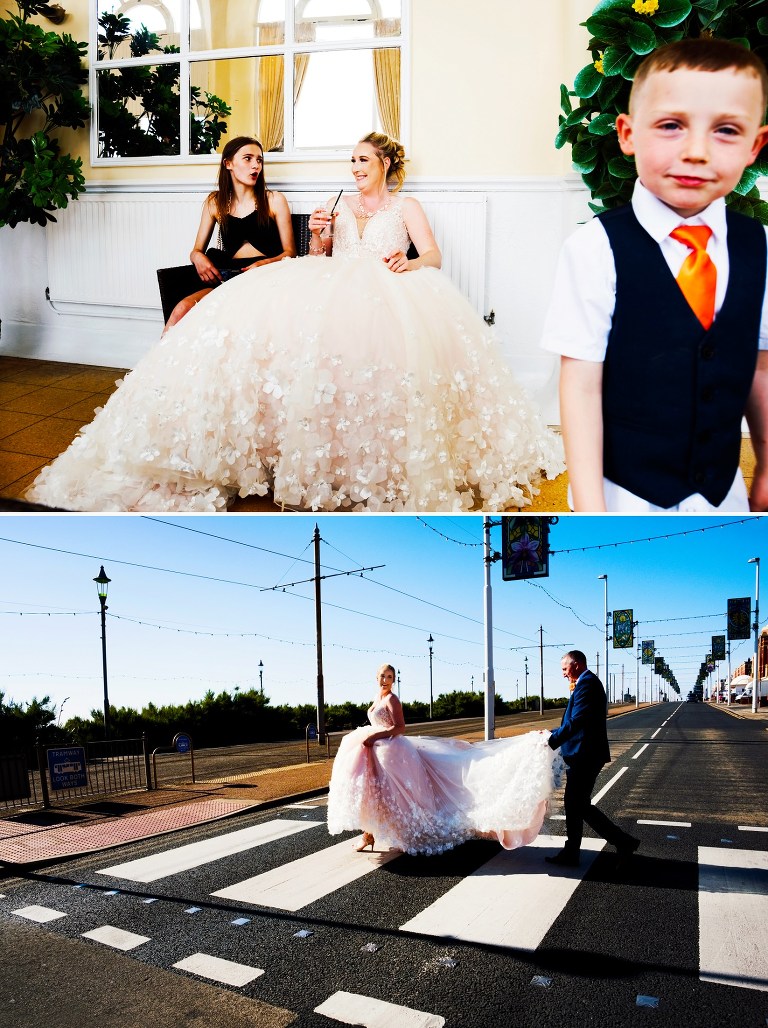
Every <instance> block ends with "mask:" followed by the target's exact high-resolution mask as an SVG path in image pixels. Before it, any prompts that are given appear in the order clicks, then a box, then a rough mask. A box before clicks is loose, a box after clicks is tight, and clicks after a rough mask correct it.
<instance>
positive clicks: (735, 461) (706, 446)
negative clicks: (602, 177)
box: [599, 205, 766, 507]
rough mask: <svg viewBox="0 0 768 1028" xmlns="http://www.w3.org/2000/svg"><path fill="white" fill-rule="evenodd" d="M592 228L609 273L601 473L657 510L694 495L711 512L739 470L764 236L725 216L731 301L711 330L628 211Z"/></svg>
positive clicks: (761, 291) (609, 214)
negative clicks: (612, 298) (605, 247)
mask: <svg viewBox="0 0 768 1028" xmlns="http://www.w3.org/2000/svg"><path fill="white" fill-rule="evenodd" d="M599 217H600V221H601V222H602V225H603V228H604V229H605V231H606V233H607V235H608V240H609V242H610V244H611V249H612V250H613V257H614V261H615V264H616V308H615V311H614V314H613V322H612V327H611V331H610V334H609V336H608V349H607V351H606V356H605V364H604V367H603V439H604V442H603V473H604V475H605V477H606V478H608V479H610V480H611V481H612V482H615V483H616V484H617V485H620V486H623V487H624V488H625V489H628V490H629V491H630V492H632V493H635V495H637V496H641V497H642V498H643V499H645V500H648V501H649V502H650V503H653V504H655V505H656V506H659V507H673V506H675V505H676V504H678V503H680V502H681V501H682V500H684V499H685V498H686V497H687V496H691V495H692V494H694V493H701V495H702V496H704V497H705V499H706V500H708V501H709V503H711V504H712V505H713V506H718V505H719V504H721V503H722V502H723V500H724V499H725V497H726V495H727V494H728V490H729V489H730V487H731V485H732V483H733V479H734V476H735V475H736V472H737V470H738V466H739V453H740V447H741V419H742V416H743V414H744V408H745V406H746V403H747V398H748V396H749V392H750V389H751V386H752V379H753V377H754V374H755V367H756V364H757V343H758V335H759V331H760V316H761V312H762V307H763V297H764V295H765V276H766V238H765V229H764V228H763V226H762V225H760V224H759V223H758V222H757V221H754V220H752V219H751V218H747V217H745V216H743V215H739V214H733V213H732V212H731V211H730V210H727V211H726V219H727V225H728V257H729V263H730V272H729V276H728V289H727V291H726V295H725V299H724V301H723V305H722V307H721V309H720V311H719V313H718V314H717V317H716V318H715V321H714V322H713V324H712V326H711V327H710V328H709V330H706V329H704V328H703V326H702V325H701V322H700V321H699V320H698V318H697V317H696V315H695V314H694V313H693V311H692V310H691V308H690V307H689V305H688V303H687V301H686V299H685V297H684V296H683V294H682V292H681V290H680V287H679V286H678V284H677V282H676V281H675V278H674V276H673V275H672V272H671V271H670V270H669V267H668V265H667V263H666V261H665V260H664V257H663V255H662V253H661V248H660V247H659V245H658V244H657V243H656V242H655V240H654V239H653V238H652V237H651V236H650V235H649V234H648V233H647V232H646V231H645V229H644V228H643V227H642V226H641V225H640V223H639V221H638V220H637V218H636V217H635V213H634V211H633V210H632V207H631V205H627V206H626V207H619V208H617V209H616V210H611V211H606V212H605V213H603V214H601V215H600V216H599Z"/></svg>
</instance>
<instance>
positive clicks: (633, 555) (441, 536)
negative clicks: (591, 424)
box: [0, 515, 768, 721]
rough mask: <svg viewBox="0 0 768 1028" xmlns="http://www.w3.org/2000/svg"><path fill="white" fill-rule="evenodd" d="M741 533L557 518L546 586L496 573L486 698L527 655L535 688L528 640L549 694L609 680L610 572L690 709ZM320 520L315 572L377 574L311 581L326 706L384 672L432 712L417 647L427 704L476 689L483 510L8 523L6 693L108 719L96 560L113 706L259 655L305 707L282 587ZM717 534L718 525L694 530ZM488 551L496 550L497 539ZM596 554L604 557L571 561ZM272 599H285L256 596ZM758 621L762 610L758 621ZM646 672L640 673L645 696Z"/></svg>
mask: <svg viewBox="0 0 768 1028" xmlns="http://www.w3.org/2000/svg"><path fill="white" fill-rule="evenodd" d="M740 520H741V519H736V518H727V517H682V516H674V517H666V516H648V517H642V518H636V517H620V516H613V517H589V516H580V515H567V516H565V517H561V518H560V520H559V522H558V523H557V524H556V525H554V526H553V527H552V529H551V548H552V550H553V551H555V552H553V555H552V558H551V567H550V577H549V578H548V579H542V580H539V581H538V583H537V584H536V585H534V584H529V583H524V582H514V583H511V582H503V581H502V580H501V569H500V564H498V563H497V564H494V565H493V572H492V575H493V614H494V658H495V660H494V663H495V678H496V689H497V692H499V693H500V694H501V695H502V696H504V697H505V698H506V699H514V698H515V696H516V695H521V696H522V694H523V690H524V684H525V670H524V669H525V657H526V656H527V657H528V668H529V678H528V689H529V693H530V694H536V693H538V690H539V681H540V673H541V671H540V657H539V626H543V629H544V632H543V638H544V643H545V649H544V686H545V695H547V696H562V695H564V692H565V689H564V684H563V682H562V679H561V675H560V666H559V658H560V656H561V653H562V651H563V650H564V649H567V648H572V647H578V648H580V649H583V650H584V651H585V652H586V653H587V655H588V657H589V661H590V664H591V666H592V667H593V668H596V663H597V660H596V658H597V654H598V653H599V654H600V657H599V660H600V665H601V667H600V671H601V675H602V674H603V671H604V668H603V655H602V651H603V641H602V640H603V624H604V622H603V603H604V598H603V597H604V593H603V590H604V585H603V582H602V581H600V580H599V579H598V577H597V576H598V575H601V574H607V575H608V606H609V609H611V610H612V609H623V608H632V609H633V610H634V617H635V619H637V620H639V622H640V625H639V628H638V630H637V634H638V637H639V638H641V639H648V638H650V639H654V641H655V643H656V647H657V651H658V652H659V653H660V654H661V655H663V656H664V657H665V658H666V660H667V663H668V664H669V665H670V667H671V668H672V670H673V672H674V673H675V675H676V676H677V679H678V681H679V683H680V687H681V691H682V695H683V697H684V696H685V695H686V693H687V692H688V690H689V689H690V688H691V686H692V685H693V682H694V680H695V678H696V674H697V672H698V668H699V665H700V664H701V661H702V660H703V659H704V657H705V656H706V654H707V653H708V652H709V650H710V641H711V637H712V635H713V634H723V633H724V632H725V616H724V613H725V610H726V601H727V599H728V598H729V597H732V596H751V597H753V598H754V587H755V566H754V565H753V564H748V563H747V560H748V559H749V558H750V557H755V556H759V557H761V558H765V556H766V546H765V540H766V524H768V523H766V521H765V520H764V519H762V520H759V519H753V520H749V521H747V522H746V523H743V524H742V523H739V521H740ZM315 523H318V524H319V526H320V533H321V536H322V539H323V542H322V546H321V558H322V564H323V572H324V573H325V574H333V572H334V571H337V570H342V571H346V570H351V569H355V568H360V567H368V566H371V565H384V566H383V567H382V568H380V569H378V570H376V571H371V572H366V573H365V575H364V577H360V576H359V575H355V576H347V577H332V578H326V579H325V580H324V581H323V583H322V594H323V608H322V620H323V638H324V653H323V667H324V677H325V696H326V702H328V703H340V702H343V701H345V700H352V701H355V702H367V701H369V699H370V697H371V696H372V695H373V691H374V686H375V677H374V676H375V672H376V669H377V667H378V665H379V664H380V663H381V662H383V661H386V662H390V663H392V664H394V665H395V666H396V667H397V668H398V669H399V671H400V679H401V683H400V691H401V697H402V699H403V700H411V699H419V700H422V701H428V699H429V657H428V651H429V647H428V645H427V637H428V636H429V635H430V633H431V634H432V636H433V637H434V640H435V641H434V647H433V653H434V656H433V692H434V696H435V697H437V696H438V695H439V693H441V692H448V691H451V690H453V689H469V688H471V687H472V686H474V688H475V689H476V690H479V689H481V688H482V676H483V668H484V655H483V638H484V632H483V561H482V548H481V546H478V545H472V544H478V543H481V542H482V524H483V519H482V517H481V516H473V515H458V516H455V517H450V516H441V517H428V518H426V519H424V521H422V520H421V519H419V518H417V517H416V516H411V515H409V516H399V515H384V516H373V515H371V516H367V515H366V516H363V515H324V516H322V515H321V516H304V515H275V516H272V515H239V516H238V515H228V516H226V517H221V516H218V517H207V516H197V517H196V516H185V517H175V518H174V517H172V516H158V517H141V516H138V515H25V516H20V517H17V516H14V515H3V516H0V567H2V569H3V574H2V586H0V631H2V647H1V648H0V651H1V652H2V667H1V668H0V691H2V692H4V693H5V696H6V700H8V699H13V700H15V701H17V702H20V703H26V702H28V701H29V700H31V699H32V697H35V696H36V697H38V698H41V697H43V696H45V695H47V696H50V697H51V700H52V701H53V702H54V703H55V704H56V708H57V712H58V710H59V709H60V706H61V704H62V702H64V700H65V698H66V702H65V704H64V710H63V720H64V721H66V719H67V717H69V716H72V715H75V714H80V715H83V716H87V715H88V713H89V712H90V711H91V710H92V709H94V708H100V707H101V704H102V696H103V684H102V671H101V642H100V624H99V605H98V598H97V595H96V586H95V585H94V583H93V578H94V577H95V576H96V575H98V573H99V565H100V564H103V565H104V567H105V570H106V572H107V574H108V576H109V577H110V578H111V579H112V584H111V585H110V591H109V597H108V601H107V603H108V618H107V646H108V670H109V697H110V701H111V703H112V704H113V705H115V706H118V707H119V706H129V707H134V708H136V709H141V708H142V707H143V706H144V705H145V704H146V703H148V702H149V701H154V702H155V703H156V704H158V705H160V704H163V703H181V702H184V701H186V700H188V699H199V698H200V697H202V696H203V695H204V694H205V692H206V690H208V689H213V690H214V691H215V692H219V691H221V690H224V689H226V690H229V691H232V690H233V689H234V687H235V686H239V688H240V689H243V690H244V689H247V688H251V687H257V688H258V686H259V671H258V664H259V661H260V660H261V661H263V684H264V692H265V693H266V694H267V695H268V696H269V698H270V700H271V702H272V703H273V704H279V703H289V704H296V703H304V702H306V703H313V702H314V701H315V698H316V672H317V658H316V650H315V607H314V587H313V585H312V584H311V583H309V584H302V585H296V586H290V587H289V586H288V583H293V582H296V581H298V580H301V579H307V578H311V576H312V575H313V565H312V560H313V550H312V535H313V531H314V527H315ZM721 524H723V525H726V526H727V527H722V528H715V529H713V530H707V531H702V530H701V529H705V528H708V527H709V526H711V525H721ZM427 526H430V527H427ZM683 532H688V533H689V534H687V535H681V534H680V533H683ZM665 535H667V536H670V538H665V539H658V540H656V541H651V542H644V541H636V542H634V543H633V544H632V545H612V544H614V543H619V542H624V541H626V540H645V539H648V538H649V537H656V536H665ZM445 537H448V538H445ZM492 540H493V544H494V546H495V547H496V548H500V546H501V530H500V529H499V528H494V529H493V530H492ZM21 544H34V545H21ZM238 544H245V545H238ZM460 544H464V545H460ZM608 544H611V545H608ZM598 545H602V546H603V547H604V548H602V549H586V550H584V551H580V550H579V548H581V547H595V546H598ZM39 547H47V549H45V548H39ZM566 550H571V551H573V552H562V551H566ZM267 551H272V552H267ZM558 551H561V552H558ZM121 562H122V563H121ZM761 570H762V571H763V574H765V570H766V565H765V561H764V560H763V566H762V569H761ZM194 576H200V577H194ZM275 585H285V586H286V588H285V591H282V590H281V591H276V592H275V591H262V590H268V589H269V588H270V587H272V586H275ZM766 588H768V581H766ZM766 595H768V593H766ZM569 608H572V609H569ZM763 612H765V613H763ZM765 614H768V600H764V601H763V604H762V611H761V619H760V620H761V627H762V626H763V625H765V623H766V617H765ZM751 652H752V642H751V641H747V642H735V643H733V646H732V658H731V659H732V665H733V667H734V668H735V667H736V666H737V665H738V664H739V663H741V662H742V661H743V660H744V659H745V658H746V657H748V656H750V654H751ZM609 660H610V671H611V672H612V673H614V674H615V675H616V687H617V689H620V685H621V669H622V665H623V667H624V684H625V687H626V688H628V689H631V690H632V691H633V692H634V683H635V673H636V660H635V654H634V651H629V650H613V649H611V651H610V656H609ZM645 672H646V669H645V668H643V667H642V666H641V683H642V675H643V674H644V673H645ZM726 672H727V665H724V666H723V667H722V671H721V674H722V675H723V676H724V675H725V674H726ZM642 696H643V688H642V685H641V697H642Z"/></svg>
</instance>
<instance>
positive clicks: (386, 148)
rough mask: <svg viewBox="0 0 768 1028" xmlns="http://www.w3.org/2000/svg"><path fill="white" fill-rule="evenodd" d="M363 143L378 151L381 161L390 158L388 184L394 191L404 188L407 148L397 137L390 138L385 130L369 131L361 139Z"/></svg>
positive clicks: (377, 154)
mask: <svg viewBox="0 0 768 1028" xmlns="http://www.w3.org/2000/svg"><path fill="white" fill-rule="evenodd" d="M360 142H361V143H368V144H369V146H372V147H373V149H374V150H375V151H376V156H377V157H378V158H379V160H380V161H381V163H382V164H383V163H384V158H385V157H386V158H389V168H388V169H387V185H388V186H389V187H390V188H391V190H392V192H393V193H396V192H397V191H398V190H399V189H402V188H403V183H404V182H405V150H404V149H403V147H402V145H401V144H400V143H398V141H397V140H396V139H390V137H389V136H386V135H384V133H383V132H369V133H368V135H367V136H365V137H364V138H363V139H361V140H360Z"/></svg>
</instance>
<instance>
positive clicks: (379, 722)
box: [368, 703, 395, 732]
mask: <svg viewBox="0 0 768 1028" xmlns="http://www.w3.org/2000/svg"><path fill="white" fill-rule="evenodd" d="M368 720H369V721H370V722H371V724H372V725H373V727H374V728H383V729H384V730H385V731H387V732H388V731H389V729H390V728H394V726H395V719H394V718H393V717H392V712H391V711H390V709H389V707H385V706H384V704H383V703H377V704H376V705H375V706H373V707H371V709H370V710H369V711H368Z"/></svg>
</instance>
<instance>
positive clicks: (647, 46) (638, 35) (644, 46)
mask: <svg viewBox="0 0 768 1028" xmlns="http://www.w3.org/2000/svg"><path fill="white" fill-rule="evenodd" d="M626 42H627V46H629V47H631V49H632V50H633V51H634V53H636V54H640V56H641V57H644V56H645V55H646V54H649V53H650V52H651V50H653V49H654V48H655V47H656V33H655V32H654V31H653V29H652V28H651V26H650V25H649V24H648V23H647V22H644V21H633V22H632V23H631V24H630V25H629V27H628V29H627V36H626Z"/></svg>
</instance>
